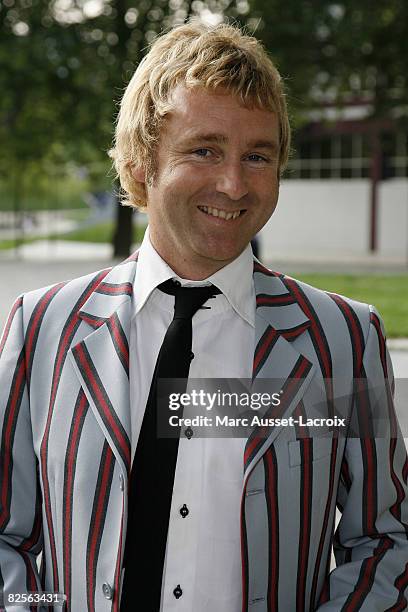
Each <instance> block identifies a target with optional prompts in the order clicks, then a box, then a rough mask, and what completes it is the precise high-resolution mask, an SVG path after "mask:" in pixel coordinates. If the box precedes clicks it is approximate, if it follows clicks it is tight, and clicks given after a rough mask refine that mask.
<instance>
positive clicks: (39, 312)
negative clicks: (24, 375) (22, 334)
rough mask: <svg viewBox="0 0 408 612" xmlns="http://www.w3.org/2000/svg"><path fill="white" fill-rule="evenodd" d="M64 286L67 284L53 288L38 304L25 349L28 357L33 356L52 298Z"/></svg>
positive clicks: (31, 321) (30, 324) (28, 329)
mask: <svg viewBox="0 0 408 612" xmlns="http://www.w3.org/2000/svg"><path fill="white" fill-rule="evenodd" d="M64 285H65V283H59V284H58V285H55V286H54V287H51V289H50V290H49V291H47V293H46V294H45V295H44V296H43V297H42V298H41V300H40V301H39V302H38V304H37V306H36V308H35V311H34V312H33V315H34V316H32V318H31V319H30V323H29V325H28V328H27V335H26V342H25V347H26V355H27V356H28V357H31V356H32V355H33V344H34V338H35V336H36V334H37V332H38V328H39V323H40V322H41V319H42V317H43V315H44V312H45V311H46V310H47V308H48V306H49V304H50V302H51V300H52V298H53V297H54V296H55V295H56V293H58V291H59V290H60V289H61V287H63V286H64Z"/></svg>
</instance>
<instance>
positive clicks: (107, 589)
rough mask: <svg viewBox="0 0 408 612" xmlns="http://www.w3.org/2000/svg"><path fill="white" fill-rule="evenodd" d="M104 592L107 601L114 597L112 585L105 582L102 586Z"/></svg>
mask: <svg viewBox="0 0 408 612" xmlns="http://www.w3.org/2000/svg"><path fill="white" fill-rule="evenodd" d="M102 592H103V595H104V597H105V599H112V597H113V589H112V587H111V585H110V584H108V583H107V582H104V583H103V585H102Z"/></svg>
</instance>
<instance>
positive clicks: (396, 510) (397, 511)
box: [390, 438, 405, 522]
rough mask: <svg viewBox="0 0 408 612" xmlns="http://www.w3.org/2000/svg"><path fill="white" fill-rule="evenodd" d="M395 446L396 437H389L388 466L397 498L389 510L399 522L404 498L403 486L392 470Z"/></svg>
mask: <svg viewBox="0 0 408 612" xmlns="http://www.w3.org/2000/svg"><path fill="white" fill-rule="evenodd" d="M396 446H397V440H396V438H391V440H390V468H391V478H392V482H393V483H394V486H395V490H396V492H397V499H396V500H395V503H394V504H393V505H392V506H391V508H390V512H391V514H392V515H393V516H395V518H396V519H397V520H398V521H399V522H401V504H402V502H403V501H404V499H405V493H404V487H403V486H402V484H401V482H400V481H399V478H398V476H397V474H396V473H395V470H394V456H395V449H396Z"/></svg>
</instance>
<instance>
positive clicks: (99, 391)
mask: <svg viewBox="0 0 408 612" xmlns="http://www.w3.org/2000/svg"><path fill="white" fill-rule="evenodd" d="M135 272H136V263H135V259H134V258H130V259H129V260H126V261H125V262H124V263H122V264H120V265H118V266H115V267H114V268H112V270H111V271H110V272H109V273H108V274H107V276H106V277H105V278H104V280H103V281H102V282H101V283H100V285H99V286H98V287H97V288H96V290H95V291H94V292H93V293H92V294H91V296H90V297H89V299H88V300H87V301H86V302H85V304H84V305H83V307H82V308H81V310H80V311H79V317H80V318H82V319H83V320H84V321H85V322H86V323H88V325H90V326H91V327H92V328H93V331H92V332H91V333H90V334H89V335H88V336H86V337H85V338H83V340H81V341H80V342H78V343H77V344H76V345H75V346H73V347H72V349H71V351H70V359H71V362H72V364H73V366H74V369H75V371H76V373H77V375H78V377H79V379H80V381H81V384H82V387H83V389H84V392H85V394H86V397H87V399H88V401H89V404H90V406H91V408H92V410H93V412H94V414H95V418H96V420H97V422H98V423H99V425H100V427H101V429H102V430H103V433H104V435H105V437H106V439H107V440H108V443H109V445H110V447H111V449H112V452H113V453H114V455H115V457H116V459H117V461H118V462H119V464H120V465H121V467H122V471H123V473H124V474H129V472H130V456H131V455H130V401H129V338H130V321H131V314H132V310H131V309H132V300H131V298H132V295H133V283H134V277H135Z"/></svg>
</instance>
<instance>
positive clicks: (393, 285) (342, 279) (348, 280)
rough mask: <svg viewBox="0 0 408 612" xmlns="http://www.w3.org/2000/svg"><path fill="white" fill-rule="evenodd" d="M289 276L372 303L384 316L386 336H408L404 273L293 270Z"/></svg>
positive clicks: (407, 293)
mask: <svg viewBox="0 0 408 612" xmlns="http://www.w3.org/2000/svg"><path fill="white" fill-rule="evenodd" d="M291 276H292V275H291ZM293 276H294V278H297V279H299V280H303V281H304V282H306V283H309V284H310V285H314V286H315V287H319V288H320V289H324V290H326V291H332V292H334V293H340V294H341V295H346V296H347V297H350V298H353V299H354V300H358V301H359V302H368V303H369V304H372V305H373V306H375V307H376V308H377V310H378V311H379V312H380V314H381V316H382V318H383V320H384V324H385V329H386V332H387V336H388V338H397V337H408V275H407V276H371V275H367V276H351V275H338V274H293Z"/></svg>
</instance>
